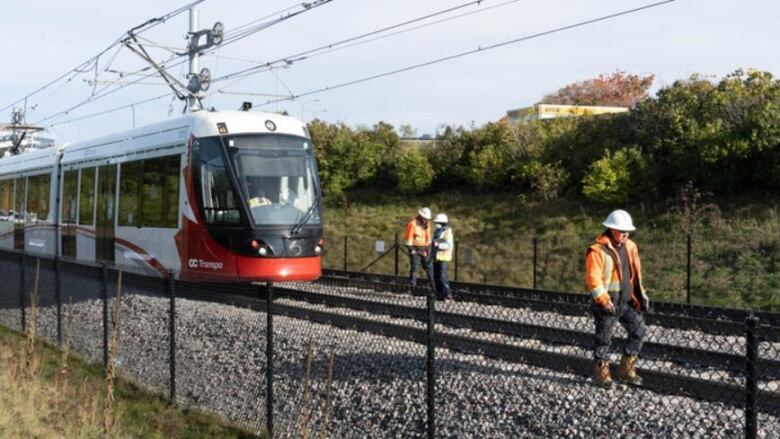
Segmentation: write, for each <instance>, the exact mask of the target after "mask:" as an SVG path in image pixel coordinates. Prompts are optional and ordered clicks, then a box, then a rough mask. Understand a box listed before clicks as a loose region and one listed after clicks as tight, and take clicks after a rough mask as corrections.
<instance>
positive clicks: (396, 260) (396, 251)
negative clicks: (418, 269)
mask: <svg viewBox="0 0 780 439" xmlns="http://www.w3.org/2000/svg"><path fill="white" fill-rule="evenodd" d="M400 251H401V248H400V247H399V245H398V232H395V275H396V277H398V253H399V252H400Z"/></svg>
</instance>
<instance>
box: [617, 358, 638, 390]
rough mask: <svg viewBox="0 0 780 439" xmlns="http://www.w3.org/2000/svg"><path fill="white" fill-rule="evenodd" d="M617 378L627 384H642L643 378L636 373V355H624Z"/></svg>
mask: <svg viewBox="0 0 780 439" xmlns="http://www.w3.org/2000/svg"><path fill="white" fill-rule="evenodd" d="M615 378H616V379H617V380H618V381H620V382H621V383H625V384H634V385H639V384H642V378H640V377H639V375H637V374H636V355H623V358H622V359H621V360H620V366H619V367H618V371H617V376H616V377H615Z"/></svg>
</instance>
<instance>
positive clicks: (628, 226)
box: [601, 209, 636, 232]
mask: <svg viewBox="0 0 780 439" xmlns="http://www.w3.org/2000/svg"><path fill="white" fill-rule="evenodd" d="M601 224H603V225H604V227H606V228H608V229H615V230H620V231H621V232H633V231H634V230H636V227H634V223H633V221H631V215H629V214H628V212H626V211H625V210H620V209H618V210H614V211H612V213H610V214H609V215H608V216H607V219H605V220H604V222H603V223H601Z"/></svg>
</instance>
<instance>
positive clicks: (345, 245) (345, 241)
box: [344, 236, 347, 271]
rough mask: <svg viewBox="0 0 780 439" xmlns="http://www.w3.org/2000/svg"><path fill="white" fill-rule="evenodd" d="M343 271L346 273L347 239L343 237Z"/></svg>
mask: <svg viewBox="0 0 780 439" xmlns="http://www.w3.org/2000/svg"><path fill="white" fill-rule="evenodd" d="M344 271H347V237H346V236H345V237H344Z"/></svg>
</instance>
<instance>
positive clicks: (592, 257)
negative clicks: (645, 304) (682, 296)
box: [585, 234, 645, 310]
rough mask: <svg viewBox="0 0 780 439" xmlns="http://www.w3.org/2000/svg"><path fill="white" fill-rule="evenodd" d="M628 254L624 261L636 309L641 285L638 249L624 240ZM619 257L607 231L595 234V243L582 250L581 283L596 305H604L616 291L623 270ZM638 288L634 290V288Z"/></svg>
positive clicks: (641, 291) (617, 294) (639, 302)
mask: <svg viewBox="0 0 780 439" xmlns="http://www.w3.org/2000/svg"><path fill="white" fill-rule="evenodd" d="M623 245H625V246H626V253H627V254H628V264H629V270H630V273H631V301H632V303H633V305H634V308H636V309H637V310H639V308H640V304H641V300H640V299H641V294H642V293H644V291H645V288H644V287H643V286H642V262H641V261H640V260H639V249H638V248H637V246H636V243H634V241H632V240H630V239H629V240H627V241H626V243H625V244H623ZM620 268H621V267H620V257H619V256H618V252H617V250H616V249H615V247H613V246H612V241H611V240H610V239H609V237H608V236H607V235H604V234H602V235H599V236H598V237H597V238H596V243H595V244H593V245H591V246H590V247H588V249H587V250H586V251H585V286H586V287H587V289H588V292H589V293H590V297H591V298H593V301H594V302H596V303H597V304H598V305H600V306H606V305H607V304H608V303H610V302H611V301H612V299H611V297H610V296H619V295H620V281H621V280H622V276H623V271H622V270H621V269H620ZM637 288H638V290H637Z"/></svg>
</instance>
